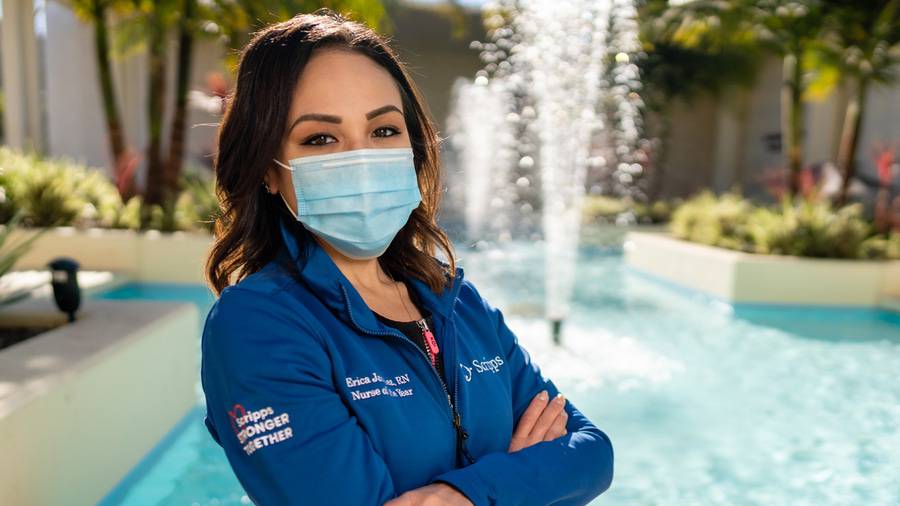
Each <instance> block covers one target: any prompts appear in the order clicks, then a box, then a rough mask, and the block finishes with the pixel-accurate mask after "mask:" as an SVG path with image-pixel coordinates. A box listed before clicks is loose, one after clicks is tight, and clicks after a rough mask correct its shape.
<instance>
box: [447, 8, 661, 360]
mask: <svg viewBox="0 0 900 506" xmlns="http://www.w3.org/2000/svg"><path fill="white" fill-rule="evenodd" d="M483 9H484V18H485V23H486V26H487V29H488V34H489V37H490V39H491V40H490V41H489V42H486V43H483V42H480V41H476V42H473V43H472V47H473V48H474V49H477V50H480V56H481V58H482V60H483V61H484V62H485V66H484V68H483V69H482V70H480V71H479V72H478V73H477V74H476V77H475V79H474V80H473V81H471V82H468V81H467V82H463V83H457V85H456V87H455V90H454V96H455V102H456V105H455V107H454V109H453V113H452V115H451V117H450V121H449V122H448V130H449V131H450V133H451V139H453V142H454V147H455V149H456V150H457V152H458V153H459V155H458V158H457V161H458V163H459V166H460V167H461V169H460V171H461V172H462V175H463V178H464V181H465V183H464V186H465V189H466V191H465V195H466V199H467V200H466V202H465V209H466V211H465V220H466V224H467V231H468V232H469V233H470V234H471V235H470V237H483V236H484V235H485V234H487V232H491V233H494V234H495V235H496V237H497V238H498V239H499V240H505V239H509V238H511V237H513V236H515V235H522V234H523V233H525V234H527V237H528V238H529V239H534V238H540V239H543V241H544V246H545V264H544V269H545V273H544V279H545V301H544V303H545V308H544V311H545V315H546V317H547V319H548V320H549V321H550V323H551V332H552V335H553V339H554V342H556V343H559V342H560V340H561V337H560V336H561V326H562V321H563V320H564V319H565V317H566V315H567V314H568V312H569V300H570V297H571V293H572V289H573V285H574V281H575V262H576V259H577V254H578V243H579V235H580V229H581V222H582V219H581V216H582V202H583V200H584V196H585V192H586V189H587V188H590V189H591V191H594V192H598V193H605V194H613V195H625V194H628V195H631V196H633V197H635V196H636V197H638V198H639V197H640V195H635V194H636V193H639V191H640V185H638V184H636V182H637V180H639V179H640V176H641V174H642V173H643V170H644V166H643V164H642V163H641V162H642V161H643V159H642V158H641V150H640V149H638V144H639V143H640V141H641V135H640V130H641V129H640V127H641V116H640V106H641V100H640V95H639V93H638V91H639V89H640V81H639V75H638V70H637V66H636V65H635V64H634V58H635V56H636V55H637V53H638V51H639V49H640V48H639V44H638V38H637V22H636V19H635V18H636V13H635V9H634V5H633V3H632V0H495V1H493V2H489V3H486V4H485V5H484V7H483ZM536 213H539V214H536ZM537 217H539V219H537ZM538 229H539V233H538Z"/></svg>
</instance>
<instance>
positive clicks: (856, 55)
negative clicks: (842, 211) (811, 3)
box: [815, 0, 900, 204]
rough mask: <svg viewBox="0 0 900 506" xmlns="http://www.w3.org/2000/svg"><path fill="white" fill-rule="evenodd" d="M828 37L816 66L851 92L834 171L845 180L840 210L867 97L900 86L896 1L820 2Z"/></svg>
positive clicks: (850, 176) (821, 44)
mask: <svg viewBox="0 0 900 506" xmlns="http://www.w3.org/2000/svg"><path fill="white" fill-rule="evenodd" d="M823 1H824V5H825V9H826V12H827V20H828V31H827V33H826V34H825V36H824V37H823V38H822V39H821V40H820V42H819V43H818V44H817V46H816V50H817V51H816V55H815V56H816V57H817V59H816V64H817V66H818V67H819V69H820V70H821V69H825V72H823V74H825V75H828V70H831V71H832V74H834V75H837V76H838V77H839V81H843V82H846V83H847V84H848V85H849V88H850V90H851V94H850V98H849V100H848V102H847V108H846V110H845V114H844V122H843V125H842V129H841V143H840V146H839V148H838V157H837V158H838V159H837V164H838V168H839V169H840V170H841V172H842V174H843V176H844V178H843V184H842V186H841V193H840V195H839V197H838V204H844V203H846V201H847V190H848V188H849V187H850V181H851V180H852V179H853V176H854V175H855V174H856V163H855V158H856V153H857V149H858V146H859V137H860V128H861V125H862V120H863V117H864V112H865V108H866V95H867V92H868V91H869V89H870V88H871V87H872V86H873V85H876V84H880V85H888V84H893V83H896V82H897V81H898V74H897V72H898V70H900V0H854V1H853V2H846V1H843V0H823Z"/></svg>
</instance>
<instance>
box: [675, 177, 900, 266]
mask: <svg viewBox="0 0 900 506" xmlns="http://www.w3.org/2000/svg"><path fill="white" fill-rule="evenodd" d="M669 230H670V232H671V233H672V235H673V236H674V237H677V238H680V239H684V240H688V241H692V242H697V243H701V244H707V245H711V246H718V247H722V248H728V249H733V250H738V251H744V252H748V253H759V254H770V255H794V256H803V257H819V258H847V259H888V258H894V259H896V258H900V242H898V241H900V234H897V233H894V234H892V235H890V236H884V235H878V234H877V233H876V230H875V229H874V227H873V226H872V224H871V223H870V222H869V221H868V220H867V219H866V217H865V216H864V214H863V206H862V205H861V204H859V203H856V204H852V205H847V206H843V207H839V208H835V207H833V206H832V204H831V203H829V202H828V201H825V200H817V201H816V200H809V199H804V198H799V197H794V198H791V197H787V196H786V197H785V198H783V199H782V201H781V202H780V204H779V205H777V206H762V205H758V204H755V203H753V202H751V201H749V200H747V199H745V198H743V197H742V196H741V195H740V193H739V192H737V191H736V190H734V191H731V192H728V193H725V194H723V195H721V196H716V195H715V194H713V193H712V192H710V191H704V192H701V193H700V194H698V195H696V196H695V197H693V198H691V199H689V200H687V201H686V202H685V203H684V204H682V205H680V206H679V207H678V208H677V209H675V211H674V213H673V214H672V221H671V223H670V226H669Z"/></svg>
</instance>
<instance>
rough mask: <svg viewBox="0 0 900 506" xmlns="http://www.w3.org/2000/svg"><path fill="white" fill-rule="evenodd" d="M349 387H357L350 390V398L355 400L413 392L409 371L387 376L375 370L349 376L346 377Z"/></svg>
mask: <svg viewBox="0 0 900 506" xmlns="http://www.w3.org/2000/svg"><path fill="white" fill-rule="evenodd" d="M344 381H345V383H346V384H347V388H356V390H351V391H350V398H351V399H353V400H354V401H359V400H363V399H371V398H373V397H379V396H382V395H386V396H388V397H409V396H410V395H412V394H413V389H412V387H409V386H408V385H407V384H408V383H409V381H410V380H409V373H406V374H401V375H399V376H394V377H393V378H385V377H384V376H382V375H380V374H378V373H377V372H373V373H372V374H370V375H367V376H347V377H346V378H344Z"/></svg>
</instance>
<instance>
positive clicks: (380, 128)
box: [375, 126, 400, 137]
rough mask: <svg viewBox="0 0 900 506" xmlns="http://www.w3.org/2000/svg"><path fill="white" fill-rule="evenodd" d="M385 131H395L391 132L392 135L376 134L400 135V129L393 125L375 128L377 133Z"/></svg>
mask: <svg viewBox="0 0 900 506" xmlns="http://www.w3.org/2000/svg"><path fill="white" fill-rule="evenodd" d="M384 131H387V132H393V133H391V134H390V135H376V137H393V136H395V135H400V130H398V129H397V128H395V127H392V126H383V127H379V128H376V129H375V132H376V134H377V133H378V132H384Z"/></svg>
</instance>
